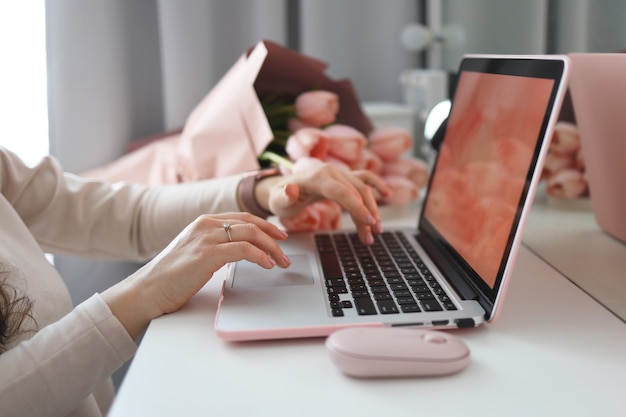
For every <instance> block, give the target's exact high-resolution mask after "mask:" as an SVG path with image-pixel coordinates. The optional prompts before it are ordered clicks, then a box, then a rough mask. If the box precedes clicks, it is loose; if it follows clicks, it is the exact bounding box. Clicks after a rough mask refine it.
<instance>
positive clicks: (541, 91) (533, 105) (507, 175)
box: [424, 72, 553, 288]
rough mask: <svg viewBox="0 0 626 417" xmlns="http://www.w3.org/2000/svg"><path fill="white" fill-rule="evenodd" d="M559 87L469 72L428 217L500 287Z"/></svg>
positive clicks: (433, 185) (459, 87) (457, 99)
mask: <svg viewBox="0 0 626 417" xmlns="http://www.w3.org/2000/svg"><path fill="white" fill-rule="evenodd" d="M552 87H553V80H549V79H536V78H527V77H519V76H510V75H499V74H484V73H475V72H462V73H461V76H460V78H459V82H458V85H457V92H456V95H455V97H454V105H453V110H452V113H451V115H450V119H449V120H448V127H447V131H446V138H445V141H444V143H443V144H442V146H441V148H440V150H439V159H438V162H437V169H436V174H435V175H434V177H433V179H432V183H431V186H430V191H429V197H428V200H427V202H426V207H425V208H424V216H425V217H426V218H427V219H428V220H429V221H430V222H431V224H433V225H434V226H435V227H436V228H437V230H438V231H439V233H441V234H442V235H443V237H444V238H445V239H446V240H447V241H448V243H450V244H451V245H452V246H453V247H454V248H455V249H456V251H457V252H458V253H459V254H460V255H461V256H462V257H463V258H464V259H465V261H466V262H468V263H469V264H470V266H472V268H473V269H474V270H475V271H476V272H477V273H478V274H479V275H480V276H481V277H482V279H483V280H484V281H485V282H486V283H487V285H489V286H490V287H491V288H493V286H494V284H495V281H496V279H497V273H498V269H499V267H500V262H501V260H502V255H503V254H504V251H505V249H506V245H507V241H508V238H509V234H510V231H511V226H512V224H513V220H514V217H515V213H516V211H517V206H518V202H519V199H520V196H521V193H522V190H523V187H524V184H525V181H526V177H527V174H528V169H529V167H530V164H531V161H532V158H533V154H534V150H535V146H536V143H537V140H538V136H539V132H540V129H541V125H542V123H543V119H544V117H545V111H546V107H547V104H548V101H549V98H550V94H551V91H552Z"/></svg>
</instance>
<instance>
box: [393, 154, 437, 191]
mask: <svg viewBox="0 0 626 417" xmlns="http://www.w3.org/2000/svg"><path fill="white" fill-rule="evenodd" d="M382 172H383V175H395V176H401V177H406V178H408V179H409V180H411V182H413V184H415V186H416V187H417V188H422V187H425V186H426V184H428V177H429V168H428V165H427V164H426V162H424V161H422V160H421V159H417V158H413V157H404V158H400V159H398V160H396V161H390V162H387V163H386V164H385V165H384V168H383V171H382Z"/></svg>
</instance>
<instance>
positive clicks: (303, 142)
mask: <svg viewBox="0 0 626 417" xmlns="http://www.w3.org/2000/svg"><path fill="white" fill-rule="evenodd" d="M285 150H286V152H287V155H289V157H290V158H291V159H292V160H294V161H297V160H298V159H300V158H303V157H306V156H310V157H313V158H318V159H321V160H324V159H325V158H326V156H327V155H328V150H329V142H328V137H327V136H326V134H325V133H324V131H323V130H321V129H317V128H313V127H305V128H302V129H299V130H297V131H296V132H294V133H293V134H292V135H291V136H289V138H288V139H287V145H286V146H285Z"/></svg>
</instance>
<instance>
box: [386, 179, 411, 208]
mask: <svg viewBox="0 0 626 417" xmlns="http://www.w3.org/2000/svg"><path fill="white" fill-rule="evenodd" d="M383 179H384V180H385V182H386V183H387V185H388V186H389V187H390V188H391V191H392V192H391V194H390V195H388V196H383V197H380V199H379V200H380V202H381V203H383V204H388V205H390V206H399V205H403V204H407V203H410V202H411V201H413V200H416V199H417V197H418V196H419V190H418V188H417V187H416V186H415V184H413V182H412V181H411V180H409V179H408V178H406V177H401V176H398V175H388V176H384V177H383Z"/></svg>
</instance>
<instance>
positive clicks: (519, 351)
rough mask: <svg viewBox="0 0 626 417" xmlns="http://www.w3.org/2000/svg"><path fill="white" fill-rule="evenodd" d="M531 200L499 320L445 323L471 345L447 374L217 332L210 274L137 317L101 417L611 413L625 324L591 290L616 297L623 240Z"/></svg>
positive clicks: (619, 383)
mask: <svg viewBox="0 0 626 417" xmlns="http://www.w3.org/2000/svg"><path fill="white" fill-rule="evenodd" d="M536 206H537V207H535V209H534V211H533V216H531V219H530V222H529V223H530V224H529V225H528V227H527V233H526V238H525V241H526V244H527V245H528V246H529V247H530V248H532V250H530V249H528V247H523V248H522V251H521V252H520V255H519V257H518V261H517V267H516V269H515V276H514V277H513V280H512V282H511V284H510V290H509V293H508V296H507V300H506V302H505V306H504V309H503V312H502V315H501V317H500V319H499V320H498V321H497V322H495V323H493V324H489V325H485V326H482V327H481V328H477V329H468V330H456V331H455V334H456V335H458V336H460V337H461V338H462V339H463V340H464V341H465V342H466V343H467V344H468V345H469V347H470V349H471V352H472V361H471V363H470V365H469V366H468V368H467V369H465V370H464V371H462V372H461V373H459V374H456V375H452V376H447V377H438V378H424V379H401V380H358V379H352V378H348V377H345V376H344V375H342V374H341V373H340V372H339V371H338V370H337V369H336V368H335V367H334V366H333V364H332V363H331V361H330V360H329V358H328V356H327V353H326V351H325V348H324V344H323V342H324V340H323V339H321V338H318V339H304V340H285V341H265V342H252V343H243V344H229V343H226V342H223V341H222V340H220V339H219V338H218V337H217V336H216V334H215V332H214V331H213V320H214V318H215V309H216V306H217V302H218V294H219V287H220V282H221V280H222V279H223V277H224V275H223V274H222V273H221V272H220V273H219V274H218V275H217V276H215V277H214V278H213V279H212V280H211V281H210V282H209V283H208V284H207V286H206V287H205V288H203V289H202V290H201V291H200V292H199V293H198V294H197V295H196V296H195V297H194V298H193V299H192V300H190V302H189V303H188V304H187V305H186V306H185V307H184V308H183V309H182V310H180V311H179V312H177V313H175V314H171V315H168V316H164V317H161V318H159V319H157V320H154V321H153V322H152V323H151V325H150V327H149V329H148V331H147V332H146V335H145V337H144V339H143V341H142V343H141V346H140V348H139V350H138V352H137V354H136V356H135V359H134V361H133V363H132V365H131V367H130V369H129V372H128V374H127V376H126V379H125V380H124V382H123V384H122V386H121V388H120V391H119V393H118V396H117V399H116V401H115V403H114V405H113V409H112V410H111V413H110V416H111V417H121V416H140V415H141V416H152V417H155V416H172V415H181V416H183V415H184V416H207V415H213V416H252V415H272V416H293V415H298V416H319V415H332V416H339V415H359V416H381V415H398V416H409V415H430V414H431V413H435V412H436V413H437V415H443V416H459V415H477V416H478V415H480V416H485V415H486V416H492V415H506V416H529V415H536V416H547V415H550V416H551V415H568V416H590V415H623V413H624V411H623V410H624V408H626V406H624V402H623V396H624V388H623V387H624V383H623V381H624V378H625V377H626V353H625V349H624V347H625V346H626V325H625V324H624V322H623V321H622V320H620V318H619V317H618V315H616V314H614V313H612V312H611V311H609V310H608V309H607V308H606V307H604V306H603V305H602V304H600V303H599V302H597V301H596V299H594V297H595V298H597V299H600V298H603V297H599V296H597V294H598V291H599V293H601V294H606V293H610V294H612V295H611V296H608V297H605V298H606V300H607V301H608V302H610V303H611V305H614V306H615V307H616V308H619V307H621V306H620V302H619V301H620V300H622V301H621V304H626V302H624V300H626V295H624V294H625V293H624V292H618V290H615V289H616V288H620V290H619V291H623V289H624V285H620V280H618V279H616V278H618V277H619V276H620V275H624V271H626V268H625V267H624V263H623V262H624V259H626V246H624V245H621V244H619V243H618V242H616V241H613V242H611V241H610V240H609V241H608V243H607V242H604V241H603V242H602V243H601V244H592V245H588V241H589V240H591V241H594V242H596V240H598V241H602V239H601V236H598V234H601V232H600V231H598V230H597V226H596V228H595V229H594V228H593V224H594V223H593V219H592V218H591V219H590V218H589V216H591V213H590V212H581V213H574V214H573V215H572V213H571V212H568V214H570V215H572V216H569V217H570V220H564V219H565V218H566V217H568V216H561V217H559V213H556V212H553V211H552V210H554V209H550V208H548V207H547V206H546V205H545V204H543V203H542V202H541V201H538V203H536ZM385 210H386V211H387V214H388V215H391V217H393V218H394V219H395V220H394V221H390V222H389V223H388V225H394V224H404V225H406V224H411V223H413V222H414V220H413V217H412V216H410V214H409V212H408V210H406V209H399V208H385ZM407 216H408V217H407ZM553 216H556V217H554V218H553ZM579 216H580V218H578V217H579ZM555 218H560V219H562V221H561V222H559V223H558V224H556V223H555V222H554V219H555ZM581 219H583V220H584V221H582V222H581V221H580V220H581ZM581 228H582V229H584V230H581ZM552 229H558V230H559V231H560V232H559V233H558V234H557V233H554V231H553V230H552ZM580 234H583V235H584V236H585V237H586V238H585V239H584V242H582V241H581V239H579V238H578V236H580ZM583 243H584V245H583ZM611 243H613V244H611ZM607 248H609V251H610V253H611V254H612V255H611V258H610V259H608V261H609V263H608V264H607V265H606V266H605V267H603V268H599V269H596V270H595V271H594V276H595V278H597V279H594V280H591V281H590V280H583V281H584V284H589V283H590V282H591V283H592V284H594V283H595V284H598V283H602V284H598V285H591V287H589V288H584V289H581V288H580V287H579V286H580V285H582V281H580V280H582V279H583V278H581V277H584V275H585V271H582V273H580V272H581V268H582V267H581V265H582V264H583V262H584V261H590V262H597V263H601V264H604V261H605V258H606V253H605V250H607ZM533 251H537V252H538V253H540V255H541V256H542V258H544V259H547V260H548V261H549V262H550V263H551V264H552V265H554V266H552V265H550V264H548V263H546V262H544V261H543V260H542V259H541V258H539V257H538V256H536V255H535V254H534V253H533ZM612 256H617V258H613V257H612ZM557 268H558V269H557ZM559 270H562V271H563V272H564V273H566V274H569V273H570V272H573V273H574V275H576V277H577V279H578V280H579V281H577V283H576V284H575V283H573V282H572V281H570V280H568V279H567V278H566V277H565V276H564V275H562V274H561V272H559ZM602 274H605V275H602ZM601 275H602V276H601ZM598 276H600V278H598ZM623 281H625V282H624V284H626V279H624V280H623ZM598 287H600V289H598ZM607 288H613V290H610V291H609V290H607ZM589 294H595V295H593V297H590V296H589ZM529 305H530V306H532V307H533V310H532V311H529V310H528V308H529V307H528V306H529ZM620 314H621V313H620Z"/></svg>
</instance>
